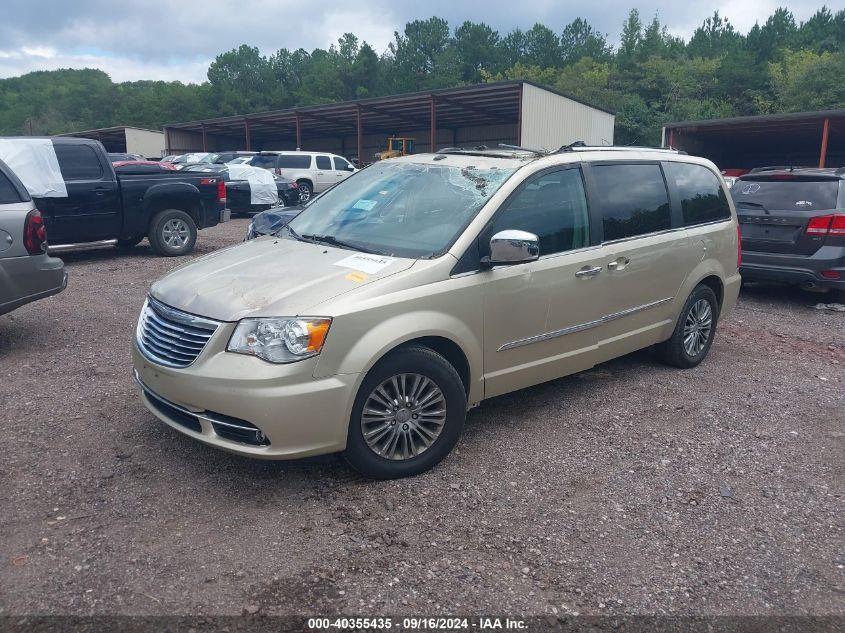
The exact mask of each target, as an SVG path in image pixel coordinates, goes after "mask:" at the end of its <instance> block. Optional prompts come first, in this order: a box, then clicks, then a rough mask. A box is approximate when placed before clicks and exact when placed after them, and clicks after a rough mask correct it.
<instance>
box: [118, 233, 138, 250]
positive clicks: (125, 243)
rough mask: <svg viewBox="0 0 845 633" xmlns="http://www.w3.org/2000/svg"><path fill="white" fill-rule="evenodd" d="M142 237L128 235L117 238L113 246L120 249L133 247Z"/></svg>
mask: <svg viewBox="0 0 845 633" xmlns="http://www.w3.org/2000/svg"><path fill="white" fill-rule="evenodd" d="M143 239H144V236H143V235H142V236H141V237H130V238H127V239H125V240H117V244H115V246H116V247H117V248H119V249H121V250H128V249H130V248H134V247H135V246H138V244H140V243H141V240H143Z"/></svg>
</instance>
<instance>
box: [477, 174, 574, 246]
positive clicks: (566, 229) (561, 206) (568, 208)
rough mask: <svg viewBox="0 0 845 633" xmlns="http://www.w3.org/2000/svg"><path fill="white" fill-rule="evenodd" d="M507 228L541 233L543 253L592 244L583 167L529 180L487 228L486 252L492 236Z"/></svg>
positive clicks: (485, 237) (485, 236) (539, 235)
mask: <svg viewBox="0 0 845 633" xmlns="http://www.w3.org/2000/svg"><path fill="white" fill-rule="evenodd" d="M507 229H517V230H520V231H528V232H529V233H534V234H535V235H537V236H538V237H539V238H540V255H549V254H551V253H560V252H561V251H568V250H572V249H573V248H581V247H583V246H587V245H589V243H590V223H589V215H588V213H587V198H586V196H585V195H584V183H583V181H582V180H581V170H580V169H564V170H561V171H554V172H549V173H545V174H541V175H540V176H535V177H534V178H531V179H530V180H528V181H527V182H526V184H525V185H523V187H522V189H520V190H519V191H518V192H517V193H516V194H515V195H514V196H513V197H512V198H511V199H510V200H508V201H507V202H506V203H505V205H504V208H503V209H502V211H501V212H499V214H498V215H497V216H496V218H495V219H494V220H493V224H492V226H491V227H489V228H488V229H487V231H485V235H484V237H483V238H482V239H483V241H482V253H483V254H484V255H489V254H490V253H489V250H490V238H491V237H492V236H493V235H494V234H496V233H498V232H499V231H504V230H507Z"/></svg>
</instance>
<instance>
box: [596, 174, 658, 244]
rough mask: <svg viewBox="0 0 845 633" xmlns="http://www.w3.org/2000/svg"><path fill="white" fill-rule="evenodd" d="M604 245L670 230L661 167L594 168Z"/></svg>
mask: <svg viewBox="0 0 845 633" xmlns="http://www.w3.org/2000/svg"><path fill="white" fill-rule="evenodd" d="M592 174H593V180H594V181H595V185H596V193H597V197H598V202H599V204H600V207H601V210H602V227H603V229H604V241H605V242H609V241H612V240H620V239H624V238H626V237H635V236H637V235H646V234H648V233H655V232H657V231H664V230H666V229H669V228H671V226H672V220H671V216H670V213H669V194H668V193H667V191H666V183H665V182H664V181H663V172H662V171H661V169H660V166H659V165H635V164H629V163H626V164H617V165H594V166H593V167H592Z"/></svg>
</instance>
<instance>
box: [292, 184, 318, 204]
mask: <svg viewBox="0 0 845 633" xmlns="http://www.w3.org/2000/svg"><path fill="white" fill-rule="evenodd" d="M296 184H297V185H298V187H299V202H300V203H303V202H308V201H309V200H310V199H311V196H313V195H314V186H313V185H312V184H311V183H310V182H308V181H307V180H297V181H296Z"/></svg>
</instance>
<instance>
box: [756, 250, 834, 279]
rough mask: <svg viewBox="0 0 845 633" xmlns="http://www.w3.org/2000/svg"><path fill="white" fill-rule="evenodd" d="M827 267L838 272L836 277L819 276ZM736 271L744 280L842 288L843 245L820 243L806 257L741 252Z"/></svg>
mask: <svg viewBox="0 0 845 633" xmlns="http://www.w3.org/2000/svg"><path fill="white" fill-rule="evenodd" d="M828 270H832V271H836V272H838V273H839V279H828V278H826V277H823V276H822V275H821V272H822V271H828ZM740 273H741V274H742V278H743V279H745V280H746V281H775V282H781V283H787V284H796V285H801V284H814V285H816V286H818V287H821V288H835V289H845V247H841V246H822V247H821V248H820V249H819V250H817V251H816V252H815V253H814V254H813V255H811V256H809V257H806V256H801V255H791V254H783V255H782V254H776V253H761V252H757V251H743V253H742V266H741V267H740Z"/></svg>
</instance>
